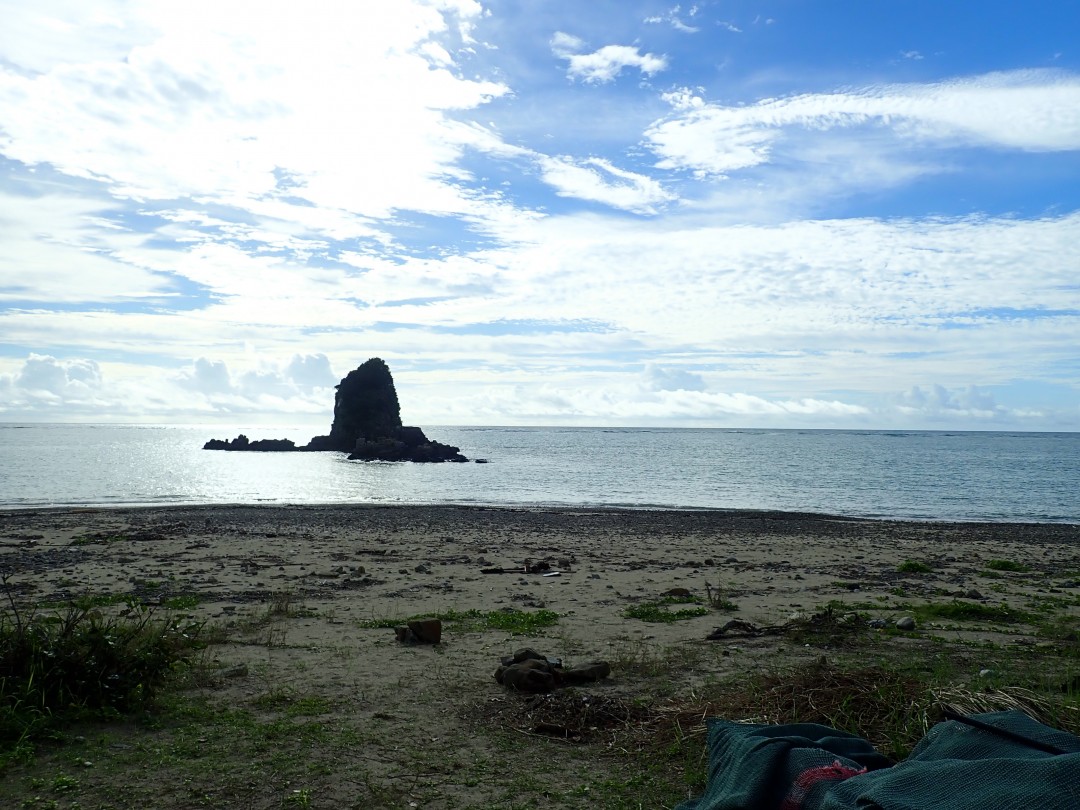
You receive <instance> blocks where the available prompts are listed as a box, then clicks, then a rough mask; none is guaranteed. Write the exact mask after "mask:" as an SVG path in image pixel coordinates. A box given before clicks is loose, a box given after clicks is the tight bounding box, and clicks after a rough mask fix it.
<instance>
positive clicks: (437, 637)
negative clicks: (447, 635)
mask: <svg viewBox="0 0 1080 810" xmlns="http://www.w3.org/2000/svg"><path fill="white" fill-rule="evenodd" d="M394 635H395V636H397V640H398V641H400V642H401V643H402V644H438V643H440V642H441V641H442V622H441V621H439V620H438V619H414V620H412V621H410V622H409V623H408V624H405V625H402V626H400V627H395V628H394Z"/></svg>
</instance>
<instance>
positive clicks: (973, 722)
mask: <svg viewBox="0 0 1080 810" xmlns="http://www.w3.org/2000/svg"><path fill="white" fill-rule="evenodd" d="M708 754H709V783H708V785H707V787H706V790H705V794H704V795H703V796H702V797H701V798H700V799H696V800H692V801H688V802H684V803H683V804H681V805H679V807H678V808H677V810H848V808H860V810H863V809H865V810H875V809H876V808H880V810H976V809H977V810H988V808H1031V809H1032V810H1078V808H1080V737H1076V736H1074V735H1072V734H1068V733H1066V732H1064V731H1060V730H1058V729H1054V728H1051V727H1049V726H1046V725H1043V724H1042V723H1039V722H1036V721H1035V720H1032V719H1031V718H1030V717H1028V716H1027V715H1025V714H1023V713H1022V712H1016V711H1010V712H994V713H990V714H980V715H973V716H972V717H971V718H969V721H968V722H961V721H959V720H950V721H948V722H944V723H939V724H938V725H936V726H934V727H933V728H932V729H931V730H930V731H929V732H928V733H927V735H926V736H925V737H924V738H923V739H922V740H921V741H920V742H919V744H918V745H917V746H916V747H915V750H914V751H912V753H911V756H909V757H908V758H907V759H906V760H904V761H903V762H900V763H898V764H896V765H891V764H890V762H889V760H888V759H886V758H885V757H883V756H882V755H881V754H879V753H878V752H877V751H875V750H874V748H873V747H872V746H871V745H870V744H869V743H868V742H867V741H866V740H864V739H862V738H860V737H856V736H854V735H851V734H846V733H844V732H842V731H837V730H835V729H831V728H828V727H827V726H820V725H816V724H812V723H801V724H793V725H772V726H768V725H754V724H748V723H732V722H728V721H726V720H710V721H709V733H708Z"/></svg>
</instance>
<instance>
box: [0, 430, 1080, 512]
mask: <svg viewBox="0 0 1080 810" xmlns="http://www.w3.org/2000/svg"><path fill="white" fill-rule="evenodd" d="M424 429H425V431H426V433H427V435H428V436H429V437H431V438H433V439H435V440H437V441H441V442H445V443H448V444H453V445H457V446H458V447H460V448H461V450H462V452H463V453H464V454H465V455H466V456H468V457H469V458H470V459H484V460H486V461H487V462H488V463H485V464H478V463H467V464H400V463H399V464H394V463H365V462H357V461H349V460H347V458H346V457H345V456H344V455H343V454H340V453H235V452H222V451H210V450H203V449H202V445H203V443H204V442H206V440H208V439H210V438H232V437H234V436H236V435H237V434H238V433H240V432H241V431H242V428H238V427H232V428H230V427H222V426H220V425H216V426H213V427H206V426H197V427H192V426H157V425H112V424H109V425H104V424H102V425H92V424H78V425H73V424H13V423H6V424H5V423H0V509H9V510H10V509H24V508H43V507H86V506H152V505H163V504H259V503H264V504H304V503H307V504H310V503H320V504H325V503H342V504H345V503H363V504H473V505H488V506H504V507H523V508H525V507H529V508H532V507H550V506H573V507H586V508H594V507H623V508H635V509H657V508H664V509H667V508H682V509H725V510H730V509H750V510H778V511H787V512H813V513H824V514H833V515H841V516H851V517H871V518H900V519H910V520H955V521H992V522H1002V521H1020V522H1049V523H1080V433H1004V432H948V431H895V430H893V431H865V430H857V431H847V430H731V429H667V428H565V427H428V426H425V428H424ZM243 432H245V433H247V435H248V436H250V437H251V438H252V439H255V438H289V439H293V440H294V441H295V442H297V444H303V443H305V442H306V441H307V440H308V439H309V438H310V437H311V435H312V434H313V431H312V428H310V427H302V428H270V427H263V428H258V429H256V428H250V429H248V430H244V431H243ZM316 432H317V431H316Z"/></svg>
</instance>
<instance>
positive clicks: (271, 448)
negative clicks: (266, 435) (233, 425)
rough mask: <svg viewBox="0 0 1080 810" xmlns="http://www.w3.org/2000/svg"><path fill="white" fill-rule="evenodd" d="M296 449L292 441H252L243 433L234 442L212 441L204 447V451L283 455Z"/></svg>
mask: <svg viewBox="0 0 1080 810" xmlns="http://www.w3.org/2000/svg"><path fill="white" fill-rule="evenodd" d="M295 449H296V444H295V443H294V442H293V441H292V439H256V440H255V441H251V440H250V439H248V437H247V436H245V435H244V434H243V433H241V434H240V435H239V436H237V437H236V438H235V439H233V440H232V441H224V440H222V439H211V440H210V441H208V442H207V443H206V444H204V445H203V450H246V451H254V452H257V453H282V452H289V451H291V450H295Z"/></svg>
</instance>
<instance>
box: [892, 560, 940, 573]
mask: <svg viewBox="0 0 1080 810" xmlns="http://www.w3.org/2000/svg"><path fill="white" fill-rule="evenodd" d="M896 570H897V571H899V572H900V573H901V574H929V573H931V572H932V571H933V570H934V569H933V568H931V567H930V566H929V565H927V564H926V563H924V562H919V561H918V560H904V561H903V562H902V563H900V565H898V566H896Z"/></svg>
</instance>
